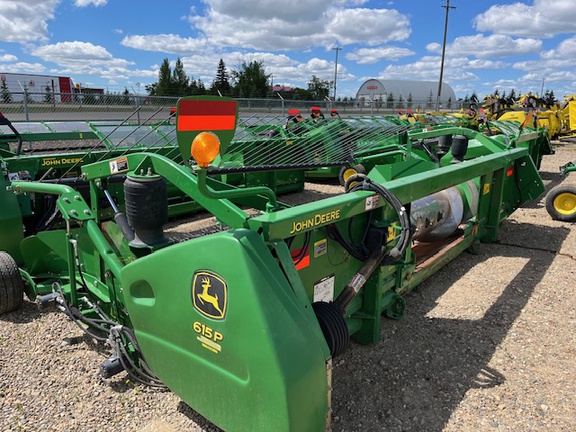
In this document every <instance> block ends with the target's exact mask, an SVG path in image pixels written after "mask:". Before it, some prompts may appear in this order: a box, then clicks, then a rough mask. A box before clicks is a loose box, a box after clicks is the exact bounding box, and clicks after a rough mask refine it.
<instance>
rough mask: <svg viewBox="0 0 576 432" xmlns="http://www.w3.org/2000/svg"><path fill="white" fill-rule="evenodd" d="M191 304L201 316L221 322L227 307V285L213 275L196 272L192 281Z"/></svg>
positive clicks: (206, 272) (205, 272) (207, 272)
mask: <svg viewBox="0 0 576 432" xmlns="http://www.w3.org/2000/svg"><path fill="white" fill-rule="evenodd" d="M192 302H193V304H194V308H195V309H196V310H197V311H198V312H200V313H201V314H202V315H204V316H206V317H208V318H212V319H215V320H223V319H224V318H225V317H226V306H227V305H228V285H227V284H226V282H225V281H224V279H222V278H221V277H220V276H218V275H217V274H215V273H212V272H209V271H197V272H196V273H194V280H193V281H192Z"/></svg>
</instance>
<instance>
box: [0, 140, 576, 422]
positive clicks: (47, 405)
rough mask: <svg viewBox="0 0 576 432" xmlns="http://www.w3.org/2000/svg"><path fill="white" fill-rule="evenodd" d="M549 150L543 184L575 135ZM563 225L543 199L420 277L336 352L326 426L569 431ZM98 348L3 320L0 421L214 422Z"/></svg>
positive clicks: (27, 321) (571, 310) (57, 320)
mask: <svg viewBox="0 0 576 432" xmlns="http://www.w3.org/2000/svg"><path fill="white" fill-rule="evenodd" d="M555 149H556V154H555V155H553V156H547V157H545V159H544V162H543V166H542V169H541V172H542V176H543V178H544V180H545V183H546V184H547V189H549V188H550V187H552V186H553V185H555V184H558V183H559V182H560V181H562V180H561V179H560V178H559V176H558V167H559V166H560V165H563V164H565V163H566V162H569V161H574V160H576V144H562V143H557V144H556V146H555ZM563 181H565V182H571V183H576V176H574V175H572V177H571V176H568V178H566V179H564V180H563ZM316 193H318V192H316ZM575 232H576V225H571V224H569V223H562V222H556V221H553V220H551V218H550V217H549V216H548V213H547V212H546V210H545V208H544V196H542V197H541V198H540V199H539V200H535V201H532V202H529V203H527V204H526V205H525V206H524V207H523V208H522V209H519V210H518V211H516V212H515V213H514V214H513V215H512V216H511V217H510V218H509V219H507V220H506V221H505V222H504V223H503V225H502V227H501V232H500V236H499V241H498V242H497V243H494V244H485V245H482V246H481V248H480V253H479V254H478V255H472V254H467V253H466V254H462V255H461V256H459V257H458V258H456V259H455V260H454V261H452V262H451V263H450V264H448V265H447V266H445V267H444V268H443V269H442V270H440V271H439V272H438V273H437V274H436V275H434V276H433V277H432V278H430V279H428V280H427V281H426V282H424V283H423V284H421V285H420V286H419V287H418V289H417V290H415V291H414V292H412V293H411V294H409V295H408V297H407V304H408V306H407V311H406V315H405V316H404V318H403V319H402V320H400V321H391V320H387V319H383V321H382V325H383V331H382V337H381V342H380V343H379V344H376V345H370V346H361V345H358V344H353V345H352V348H351V349H350V350H349V351H348V352H347V353H345V354H344V355H343V356H341V357H339V358H338V359H337V360H336V364H335V369H334V392H333V410H334V413H333V421H334V424H333V430H334V431H384V430H386V431H423V432H429V431H431V432H435V431H447V432H452V431H550V432H552V431H553V432H557V431H575V430H576V401H575V399H576V380H575V379H574V371H575V370H576V340H575V339H576V337H575V334H576V333H575V329H576V291H575V290H574V289H573V288H574V283H573V280H574V279H576V275H575V270H576V266H575V261H574V260H575V257H576V239H575V238H574V237H575ZM107 356H108V353H107V351H106V350H105V349H104V348H103V347H101V346H97V345H95V344H94V343H92V342H91V341H90V340H88V339H86V338H84V337H83V336H82V332H81V331H80V330H79V329H78V328H77V327H75V325H74V324H72V323H71V322H69V321H68V320H67V319H66V318H65V317H64V315H63V314H60V313H57V312H48V313H39V312H38V311H37V309H36V306H35V305H34V304H33V303H31V302H25V304H24V306H23V307H22V308H21V309H19V310H18V311H16V312H12V313H9V314H6V315H4V316H2V317H1V318H0V412H1V413H2V414H1V417H0V430H1V431H82V432H84V431H85V432H89V431H94V432H101V431H139V432H143V431H146V432H156V431H159V432H163V431H164V432H174V431H218V429H217V428H215V427H214V426H213V425H211V424H210V423H209V422H207V421H206V420H205V419H203V418H202V417H201V416H199V415H198V414H196V413H195V412H194V411H193V410H191V409H190V408H188V407H187V406H186V405H185V404H184V403H182V402H181V400H180V399H179V398H178V397H177V396H176V395H174V394H172V393H171V392H169V391H158V390H154V389H151V388H147V387H143V386H140V385H134V384H133V383H131V382H130V381H129V380H127V379H126V376H124V375H123V374H121V375H119V376H116V377H114V378H113V379H110V380H104V379H102V378H100V376H99V373H98V368H99V365H100V364H101V363H102V362H103V361H104V360H105V359H106V358H107Z"/></svg>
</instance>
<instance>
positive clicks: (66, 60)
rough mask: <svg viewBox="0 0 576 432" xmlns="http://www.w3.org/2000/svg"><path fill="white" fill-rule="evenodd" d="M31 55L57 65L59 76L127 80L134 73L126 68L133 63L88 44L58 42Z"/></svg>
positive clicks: (42, 47) (35, 50)
mask: <svg viewBox="0 0 576 432" xmlns="http://www.w3.org/2000/svg"><path fill="white" fill-rule="evenodd" d="M32 54H33V55H35V56H38V57H40V58H42V59H43V60H44V61H49V62H53V63H55V64H57V65H58V66H59V67H60V68H61V69H58V73H61V74H70V75H74V74H93V75H98V76H101V77H104V78H111V77H112V78H113V77H116V78H125V79H128V78H129V77H130V76H131V75H132V74H133V73H134V72H133V71H131V70H129V69H128V68H129V67H130V66H132V65H133V64H134V63H133V62H129V61H127V60H123V59H117V58H114V57H113V56H112V54H110V53H109V52H108V51H107V50H106V49H105V48H103V47H101V46H98V45H94V44H91V43H88V42H78V41H74V42H59V43H56V44H53V45H44V46H41V47H38V48H36V49H34V50H33V51H32Z"/></svg>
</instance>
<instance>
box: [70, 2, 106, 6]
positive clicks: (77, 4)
mask: <svg viewBox="0 0 576 432" xmlns="http://www.w3.org/2000/svg"><path fill="white" fill-rule="evenodd" d="M106 3H108V0H75V1H74V4H75V5H76V6H78V7H86V6H90V5H94V6H96V7H100V6H104V5H106Z"/></svg>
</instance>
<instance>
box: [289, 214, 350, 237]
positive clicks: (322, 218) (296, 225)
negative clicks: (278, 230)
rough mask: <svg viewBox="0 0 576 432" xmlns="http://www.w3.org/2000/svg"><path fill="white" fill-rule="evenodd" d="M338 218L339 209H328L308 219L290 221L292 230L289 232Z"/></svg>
mask: <svg viewBox="0 0 576 432" xmlns="http://www.w3.org/2000/svg"><path fill="white" fill-rule="evenodd" d="M338 219H340V210H334V211H329V212H326V213H318V214H316V215H314V216H313V217H311V218H309V219H304V220H301V221H297V222H292V230H291V231H290V234H294V233H298V232H300V231H304V230H307V229H311V228H314V227H317V226H319V225H323V224H325V223H328V222H332V221H335V220H338Z"/></svg>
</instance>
